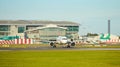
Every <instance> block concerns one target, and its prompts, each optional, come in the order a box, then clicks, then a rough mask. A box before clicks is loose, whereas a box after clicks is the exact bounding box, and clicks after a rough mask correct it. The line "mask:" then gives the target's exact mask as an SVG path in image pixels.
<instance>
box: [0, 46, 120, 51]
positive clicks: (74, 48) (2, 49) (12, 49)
mask: <svg viewBox="0 0 120 67" xmlns="http://www.w3.org/2000/svg"><path fill="white" fill-rule="evenodd" d="M14 50H120V48H76V47H71V48H64V47H57V48H52V47H39V48H0V51H14Z"/></svg>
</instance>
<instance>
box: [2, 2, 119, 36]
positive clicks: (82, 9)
mask: <svg viewBox="0 0 120 67" xmlns="http://www.w3.org/2000/svg"><path fill="white" fill-rule="evenodd" d="M108 19H110V20H111V33H112V34H115V35H120V0H0V20H53V21H73V22H77V23H80V24H81V26H80V32H79V33H80V34H82V35H83V34H86V33H88V32H91V33H107V22H108Z"/></svg>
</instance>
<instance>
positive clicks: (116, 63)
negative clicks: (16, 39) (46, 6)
mask: <svg viewBox="0 0 120 67" xmlns="http://www.w3.org/2000/svg"><path fill="white" fill-rule="evenodd" d="M0 67H120V51H119V50H118V51H117V50H116V51H112V50H110V51H102V50H100V51H92V50H90V51H86V50H81V51H79V50H41V51H40V50H38V51H34V50H33V51H30V50H29V51H0Z"/></svg>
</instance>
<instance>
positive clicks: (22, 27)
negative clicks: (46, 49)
mask: <svg viewBox="0 0 120 67" xmlns="http://www.w3.org/2000/svg"><path fill="white" fill-rule="evenodd" d="M79 25H80V24H78V23H75V22H69V21H37V20H0V37H3V36H20V38H32V39H38V40H50V39H55V38H56V37H58V36H66V37H68V38H74V39H77V38H78V32H79Z"/></svg>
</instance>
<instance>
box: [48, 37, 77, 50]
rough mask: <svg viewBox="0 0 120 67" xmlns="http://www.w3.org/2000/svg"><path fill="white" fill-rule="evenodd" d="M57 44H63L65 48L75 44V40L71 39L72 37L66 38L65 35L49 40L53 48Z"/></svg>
mask: <svg viewBox="0 0 120 67" xmlns="http://www.w3.org/2000/svg"><path fill="white" fill-rule="evenodd" d="M57 44H60V45H65V46H66V47H67V48H70V47H71V46H75V42H74V41H73V39H71V40H68V39H67V37H65V36H58V37H57V38H56V40H54V41H50V46H52V47H53V48H56V46H57Z"/></svg>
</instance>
